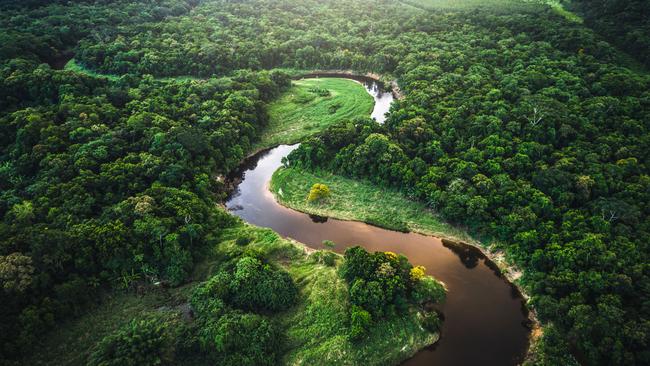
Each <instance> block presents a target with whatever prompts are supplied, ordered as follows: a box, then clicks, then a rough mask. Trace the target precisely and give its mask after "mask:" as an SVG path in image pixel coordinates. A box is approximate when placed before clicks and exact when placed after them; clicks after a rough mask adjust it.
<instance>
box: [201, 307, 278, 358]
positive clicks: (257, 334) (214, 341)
mask: <svg viewBox="0 0 650 366" xmlns="http://www.w3.org/2000/svg"><path fill="white" fill-rule="evenodd" d="M199 339H200V341H201V344H202V346H203V347H204V349H205V350H206V351H208V352H211V353H212V354H213V356H214V357H215V358H216V361H217V362H216V364H218V365H224V366H230V365H233V366H235V365H236V366H240V365H241V366H244V365H250V366H256V365H275V364H277V359H278V354H277V352H278V350H279V349H280V348H281V347H280V345H281V340H282V337H281V333H280V332H279V331H278V329H277V328H276V327H275V326H274V325H273V324H272V323H271V322H270V321H268V320H267V319H266V318H265V317H263V316H261V315H257V314H244V313H239V312H231V313H228V314H226V315H224V316H222V317H221V318H219V319H218V320H212V321H208V322H206V324H205V325H204V326H203V328H202V329H201V331H200V335H199Z"/></svg>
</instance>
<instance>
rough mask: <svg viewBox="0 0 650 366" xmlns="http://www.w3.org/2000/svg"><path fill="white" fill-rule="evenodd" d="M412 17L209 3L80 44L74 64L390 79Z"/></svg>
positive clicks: (363, 5)
mask: <svg viewBox="0 0 650 366" xmlns="http://www.w3.org/2000/svg"><path fill="white" fill-rule="evenodd" d="M387 12H393V13H394V14H395V16H396V17H397V18H401V21H397V20H396V19H393V18H392V17H389V16H387ZM411 16H413V12H412V11H411V9H408V8H406V7H404V6H400V5H399V4H395V3H391V2H389V1H380V2H377V3H375V2H366V1H352V2H349V1H343V0H328V1H326V2H322V1H316V0H307V1H288V2H282V3H281V4H278V3H275V2H269V1H243V2H240V1H225V0H217V1H209V2H207V1H206V2H204V4H202V5H201V6H199V7H197V8H195V9H193V10H192V12H190V13H188V14H187V15H183V16H179V17H172V18H167V19H166V20H165V21H163V22H146V23H144V24H142V23H137V24H129V25H125V26H123V27H120V28H119V29H117V30H116V31H115V32H113V33H111V34H110V35H108V36H107V37H105V38H104V39H102V41H101V42H98V41H97V40H96V39H93V38H92V37H87V38H85V39H82V40H81V41H80V42H79V44H78V46H77V47H76V58H77V59H78V60H79V61H80V62H81V63H82V64H83V65H85V66H86V67H88V68H91V69H93V70H97V71H100V72H104V73H114V74H122V73H135V74H152V75H157V76H174V75H193V76H200V77H207V76H210V75H214V74H224V73H228V72H230V71H232V70H237V69H242V68H246V69H253V70H257V69H270V68H274V67H291V68H330V69H350V68H353V69H356V70H364V71H372V70H374V71H386V70H391V69H392V68H394V67H395V65H396V63H397V60H398V58H399V55H400V54H401V52H400V51H401V50H402V49H403V47H402V46H401V45H400V44H399V42H394V43H393V42H392V40H394V39H395V38H397V37H399V35H400V33H402V31H403V30H405V29H406V27H407V26H408V27H410V28H413V27H414V26H415V24H416V23H415V22H417V20H412V19H410V17H411ZM405 22H406V23H405Z"/></svg>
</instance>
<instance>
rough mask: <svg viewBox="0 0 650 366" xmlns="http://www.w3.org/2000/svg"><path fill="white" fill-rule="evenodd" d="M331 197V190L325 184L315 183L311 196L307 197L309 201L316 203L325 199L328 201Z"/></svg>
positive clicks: (310, 192)
mask: <svg viewBox="0 0 650 366" xmlns="http://www.w3.org/2000/svg"><path fill="white" fill-rule="evenodd" d="M329 196H330V189H329V187H328V186H326V185H325V184H321V183H314V185H313V186H311V189H310V190H309V196H307V201H309V202H316V201H320V200H323V199H326V198H328V197H329Z"/></svg>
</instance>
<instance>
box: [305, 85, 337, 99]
mask: <svg viewBox="0 0 650 366" xmlns="http://www.w3.org/2000/svg"><path fill="white" fill-rule="evenodd" d="M309 92H310V93H314V94H316V95H318V96H319V97H329V96H330V95H332V93H330V91H329V90H327V89H323V88H318V87H314V88H309Z"/></svg>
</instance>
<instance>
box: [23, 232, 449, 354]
mask: <svg viewBox="0 0 650 366" xmlns="http://www.w3.org/2000/svg"><path fill="white" fill-rule="evenodd" d="M240 237H247V238H250V239H251V241H250V243H249V244H248V245H246V246H241V245H238V244H237V243H236V241H237V238H240ZM241 252H256V253H259V254H260V255H262V256H264V257H265V258H267V259H269V260H270V261H272V262H275V263H277V264H279V265H280V266H282V267H284V268H285V269H286V270H287V271H288V272H289V274H290V275H291V277H292V278H293V280H294V281H295V283H296V284H297V285H298V287H299V288H300V297H299V302H298V304H297V305H296V306H295V307H293V308H292V309H290V310H289V311H287V312H284V313H281V314H278V315H277V316H275V318H276V319H277V321H278V322H279V324H281V326H282V327H283V328H284V329H285V334H286V335H287V340H286V350H285V355H284V358H283V364H287V365H297V364H304V365H316V364H317V365H342V364H367V365H386V364H397V363H399V362H400V361H403V360H405V359H407V358H408V357H410V356H412V355H413V354H415V353H416V352H417V351H418V350H420V349H422V348H423V347H426V346H428V345H430V344H433V343H435V342H436V341H437V339H438V334H435V333H430V332H428V331H426V330H425V329H423V328H422V327H421V325H420V320H419V317H420V315H419V313H418V312H416V311H415V310H413V311H412V312H410V313H409V314H406V315H404V316H403V317H400V318H394V319H391V320H387V321H381V322H378V323H376V324H375V325H374V326H373V328H372V330H371V333H370V335H369V337H368V338H367V339H365V340H363V341H361V342H358V343H352V342H351V341H350V340H348V338H347V334H348V333H349V329H348V324H347V323H348V314H349V312H348V308H349V306H350V302H349V299H348V290H347V285H346V284H345V282H344V280H343V279H341V278H340V277H339V275H338V265H339V264H340V263H341V259H340V257H338V258H339V259H337V263H336V265H335V266H333V267H327V266H325V265H322V264H317V263H316V262H315V261H314V260H313V258H312V257H310V253H312V251H311V250H308V249H307V248H305V247H304V246H302V245H301V244H298V243H295V242H292V241H289V240H286V239H283V238H281V237H280V236H279V235H278V234H276V233H275V232H274V231H272V230H270V229H264V228H257V227H254V226H251V225H247V224H241V225H238V226H236V227H234V228H231V229H227V230H224V231H223V233H222V234H221V236H220V238H218V242H217V243H215V246H214V248H213V250H212V251H211V252H210V253H209V254H208V258H207V259H206V260H205V261H204V262H203V263H201V264H199V265H197V266H196V269H195V272H194V274H193V276H192V278H193V281H192V282H190V283H188V284H186V285H185V286H183V287H179V288H175V289H169V290H149V292H146V293H144V294H141V295H138V294H135V293H132V292H129V293H114V294H113V295H111V296H110V297H108V298H107V299H105V300H104V301H102V302H101V304H100V305H98V306H96V307H94V308H91V309H90V310H88V312H87V313H85V314H83V315H82V316H80V317H78V318H76V319H75V320H73V321H70V322H67V323H64V324H62V325H61V326H60V327H58V328H57V329H56V330H54V331H53V332H52V333H50V334H48V337H45V338H44V339H43V343H42V344H39V345H37V346H38V347H35V349H36V350H38V351H37V352H35V353H34V354H33V355H32V356H31V357H30V358H29V359H26V360H25V364H29V365H70V366H71V365H84V364H85V363H86V360H87V358H88V355H89V354H90V353H91V352H92V350H93V347H94V345H95V344H96V343H97V342H98V341H100V340H101V339H102V338H103V337H104V336H106V335H108V334H110V333H112V332H113V331H115V330H117V329H119V328H120V327H122V326H123V325H124V324H126V323H128V322H129V321H130V320H131V319H134V318H136V317H138V316H140V315H144V314H146V313H152V312H157V311H176V312H179V311H180V308H179V305H180V304H185V303H186V302H187V298H188V297H189V295H190V293H191V290H192V288H194V286H196V285H197V284H199V283H200V282H201V281H203V280H205V279H207V278H208V277H210V276H211V275H213V274H214V273H215V272H216V271H217V270H218V268H219V266H220V265H221V264H222V261H223V260H224V258H228V257H230V256H232V255H233V253H241Z"/></svg>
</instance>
